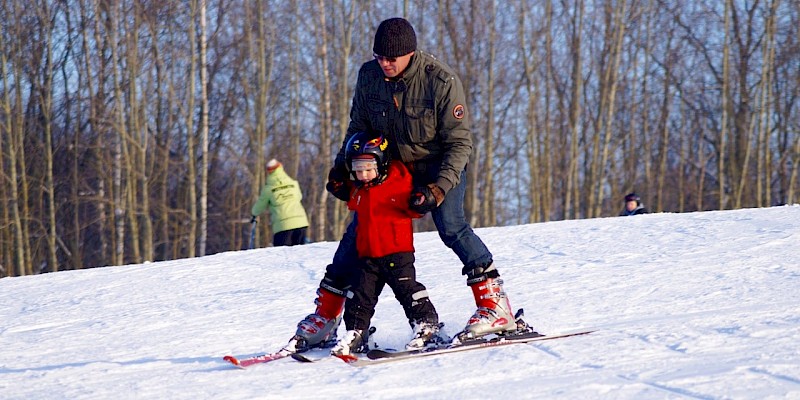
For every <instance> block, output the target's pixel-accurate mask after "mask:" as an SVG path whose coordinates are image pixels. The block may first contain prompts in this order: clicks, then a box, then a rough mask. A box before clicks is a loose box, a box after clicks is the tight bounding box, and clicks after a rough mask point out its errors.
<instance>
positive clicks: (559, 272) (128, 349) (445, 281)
mask: <svg viewBox="0 0 800 400" xmlns="http://www.w3.org/2000/svg"><path fill="white" fill-rule="evenodd" d="M477 233H478V234H479V235H480V236H481V238H482V239H483V240H484V241H485V242H486V243H487V245H488V246H489V248H490V249H491V250H492V252H493V253H494V256H495V262H496V263H497V265H498V267H499V269H500V272H501V274H502V276H503V279H504V280H505V286H506V289H507V291H508V294H509V296H510V299H511V302H512V306H514V307H524V308H525V310H526V315H527V317H526V320H527V321H528V322H530V323H531V324H532V325H534V326H535V327H536V328H537V329H538V330H539V331H540V332H544V333H548V332H553V333H554V332H559V331H566V330H572V329H576V328H581V327H594V328H598V329H599V331H598V332H596V333H593V334H591V335H588V336H582V337H575V338H570V339H562V340H556V341H545V342H540V343H537V344H528V345H513V346H504V347H501V348H490V349H484V350H479V351H472V352H465V353H458V354H453V355H448V356H440V357H430V358H423V359H419V360H412V361H402V362H395V363H389V364H382V365H375V366H369V367H364V368H356V367H352V366H348V365H346V364H344V363H342V362H340V361H338V360H334V359H331V360H330V361H328V360H326V361H325V362H321V363H317V364H302V363H298V362H295V361H293V360H291V359H288V360H280V361H276V362H274V363H270V364H264V365H260V366H256V367H253V368H250V369H247V370H238V369H234V368H232V367H230V366H229V365H226V364H225V363H223V362H222V356H224V355H225V354H236V355H240V356H247V355H255V354H259V353H263V352H268V351H274V350H277V349H278V348H280V347H281V346H282V345H283V344H284V343H285V342H286V341H287V340H288V339H289V337H290V336H291V335H292V334H293V332H294V327H295V324H296V323H297V321H299V320H300V319H301V318H302V317H304V316H305V315H306V314H307V313H309V312H311V311H312V310H313V308H314V305H313V303H312V301H313V299H314V297H315V295H314V292H315V289H316V287H317V286H318V284H319V281H320V279H321V278H322V275H323V272H324V267H325V265H326V264H327V263H328V262H329V261H330V259H331V257H332V256H333V252H334V250H335V248H336V244H337V243H335V242H327V243H315V244H311V245H307V246H302V247H293V248H288V247H284V248H266V249H258V250H251V251H236V252H228V253H223V254H217V255H212V256H207V257H201V258H194V259H184V260H176V261H169V262H158V263H148V264H142V265H128V266H122V267H106V268H96V269H90V270H82V271H65V272H58V273H52V274H44V275H37V276H26V277H17V278H5V279H0V398H2V399H109V398H123V399H132V398H135V399H156V398H158V399H198V398H200V399H207V398H220V399H222V398H224V399H262V398H263V399H271V398H275V399H278V398H280V399H285V398H332V399H337V398H343V399H344V398H359V399H407V398H422V397H425V398H432V399H473V398H474V399H486V398H497V399H501V398H531V399H532V398H558V399H587V398H613V399H673V398H688V399H800V371H799V370H800V368H799V367H800V290H799V289H800V246H798V244H799V243H800V206H785V207H774V208H767V209H746V210H735V211H717V212H699V213H687V214H666V213H665V214H651V215H643V216H635V217H616V218H601V219H591V220H578V221H559V222H550V223H541V224H531V225H522V226H512V227H498V228H485V229H478V230H477ZM416 247H417V269H418V277H419V279H420V281H421V282H422V283H424V284H425V285H426V286H427V287H428V291H429V293H430V295H431V298H432V300H433V301H434V304H435V305H436V307H437V309H438V310H439V314H440V319H441V320H442V321H444V322H445V323H446V327H445V328H446V330H447V331H448V332H449V333H455V332H456V331H458V330H459V329H460V328H462V327H463V324H464V323H465V322H466V320H467V318H468V317H469V315H471V314H472V312H473V311H474V303H473V301H472V296H471V293H470V290H469V289H468V288H467V287H466V285H465V280H464V278H463V277H462V276H460V270H461V266H460V265H459V263H458V259H457V258H456V256H455V255H454V254H453V253H452V252H451V251H450V250H448V249H447V248H445V247H444V246H443V245H442V243H441V241H440V240H439V239H438V237H437V236H436V234H435V233H429V232H428V233H420V234H417V235H416ZM373 324H374V325H375V326H377V327H378V331H377V333H376V335H375V340H376V342H377V343H378V344H379V345H381V346H382V347H395V348H396V347H401V346H402V345H403V344H404V343H405V342H406V341H407V340H408V338H409V337H410V333H411V332H410V329H409V328H408V325H407V323H406V321H405V320H404V317H403V314H402V309H401V308H400V306H399V305H398V304H397V302H396V300H395V299H394V297H393V296H392V294H391V291H390V290H389V289H388V288H387V290H386V291H385V292H384V294H383V295H382V297H381V301H380V303H379V304H378V311H377V313H376V315H375V318H374V319H373ZM341 332H343V328H340V333H341Z"/></svg>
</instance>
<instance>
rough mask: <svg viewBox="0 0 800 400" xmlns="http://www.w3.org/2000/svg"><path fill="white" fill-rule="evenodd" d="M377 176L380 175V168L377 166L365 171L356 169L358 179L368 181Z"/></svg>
mask: <svg viewBox="0 0 800 400" xmlns="http://www.w3.org/2000/svg"><path fill="white" fill-rule="evenodd" d="M377 177H378V170H377V169H375V168H373V169H366V170H363V171H356V179H358V180H359V181H361V182H364V183H367V182H369V181H371V180H373V179H375V178H377Z"/></svg>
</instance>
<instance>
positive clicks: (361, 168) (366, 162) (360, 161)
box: [351, 158, 378, 183]
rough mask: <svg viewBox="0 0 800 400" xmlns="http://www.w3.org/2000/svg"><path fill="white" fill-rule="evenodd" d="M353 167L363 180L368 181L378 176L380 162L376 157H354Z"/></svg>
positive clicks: (360, 179) (357, 176)
mask: <svg viewBox="0 0 800 400" xmlns="http://www.w3.org/2000/svg"><path fill="white" fill-rule="evenodd" d="M351 168H352V169H353V172H355V174H356V179H358V180H359V181H361V182H364V183H367V182H370V181H372V180H373V179H375V178H377V177H378V163H377V162H376V161H375V159H374V158H366V159H364V158H357V159H354V160H353V165H352V166H351Z"/></svg>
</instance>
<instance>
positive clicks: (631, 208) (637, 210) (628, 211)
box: [619, 193, 650, 217]
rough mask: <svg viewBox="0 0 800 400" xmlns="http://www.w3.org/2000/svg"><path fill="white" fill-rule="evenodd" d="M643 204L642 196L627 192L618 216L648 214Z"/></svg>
mask: <svg viewBox="0 0 800 400" xmlns="http://www.w3.org/2000/svg"><path fill="white" fill-rule="evenodd" d="M648 213H650V211H648V210H647V209H646V208H644V205H642V198H641V197H639V195H638V194H636V193H628V194H627V195H626V196H625V208H623V209H622V212H620V213H619V216H620V217H627V216H630V215H639V214H648Z"/></svg>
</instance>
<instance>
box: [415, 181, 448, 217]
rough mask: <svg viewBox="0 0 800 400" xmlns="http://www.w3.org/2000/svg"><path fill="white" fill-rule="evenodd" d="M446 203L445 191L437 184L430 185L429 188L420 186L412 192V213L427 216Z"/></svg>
mask: <svg viewBox="0 0 800 400" xmlns="http://www.w3.org/2000/svg"><path fill="white" fill-rule="evenodd" d="M443 201H444V191H443V190H442V188H440V187H439V186H437V185H436V184H435V183H430V184H428V186H420V187H416V188H414V190H412V191H411V198H410V199H409V204H408V205H409V208H410V209H411V210H412V211H415V212H418V213H420V214H425V213H427V212H429V211H433V209H435V208H436V207H439V205H441V204H442V202H443Z"/></svg>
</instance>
